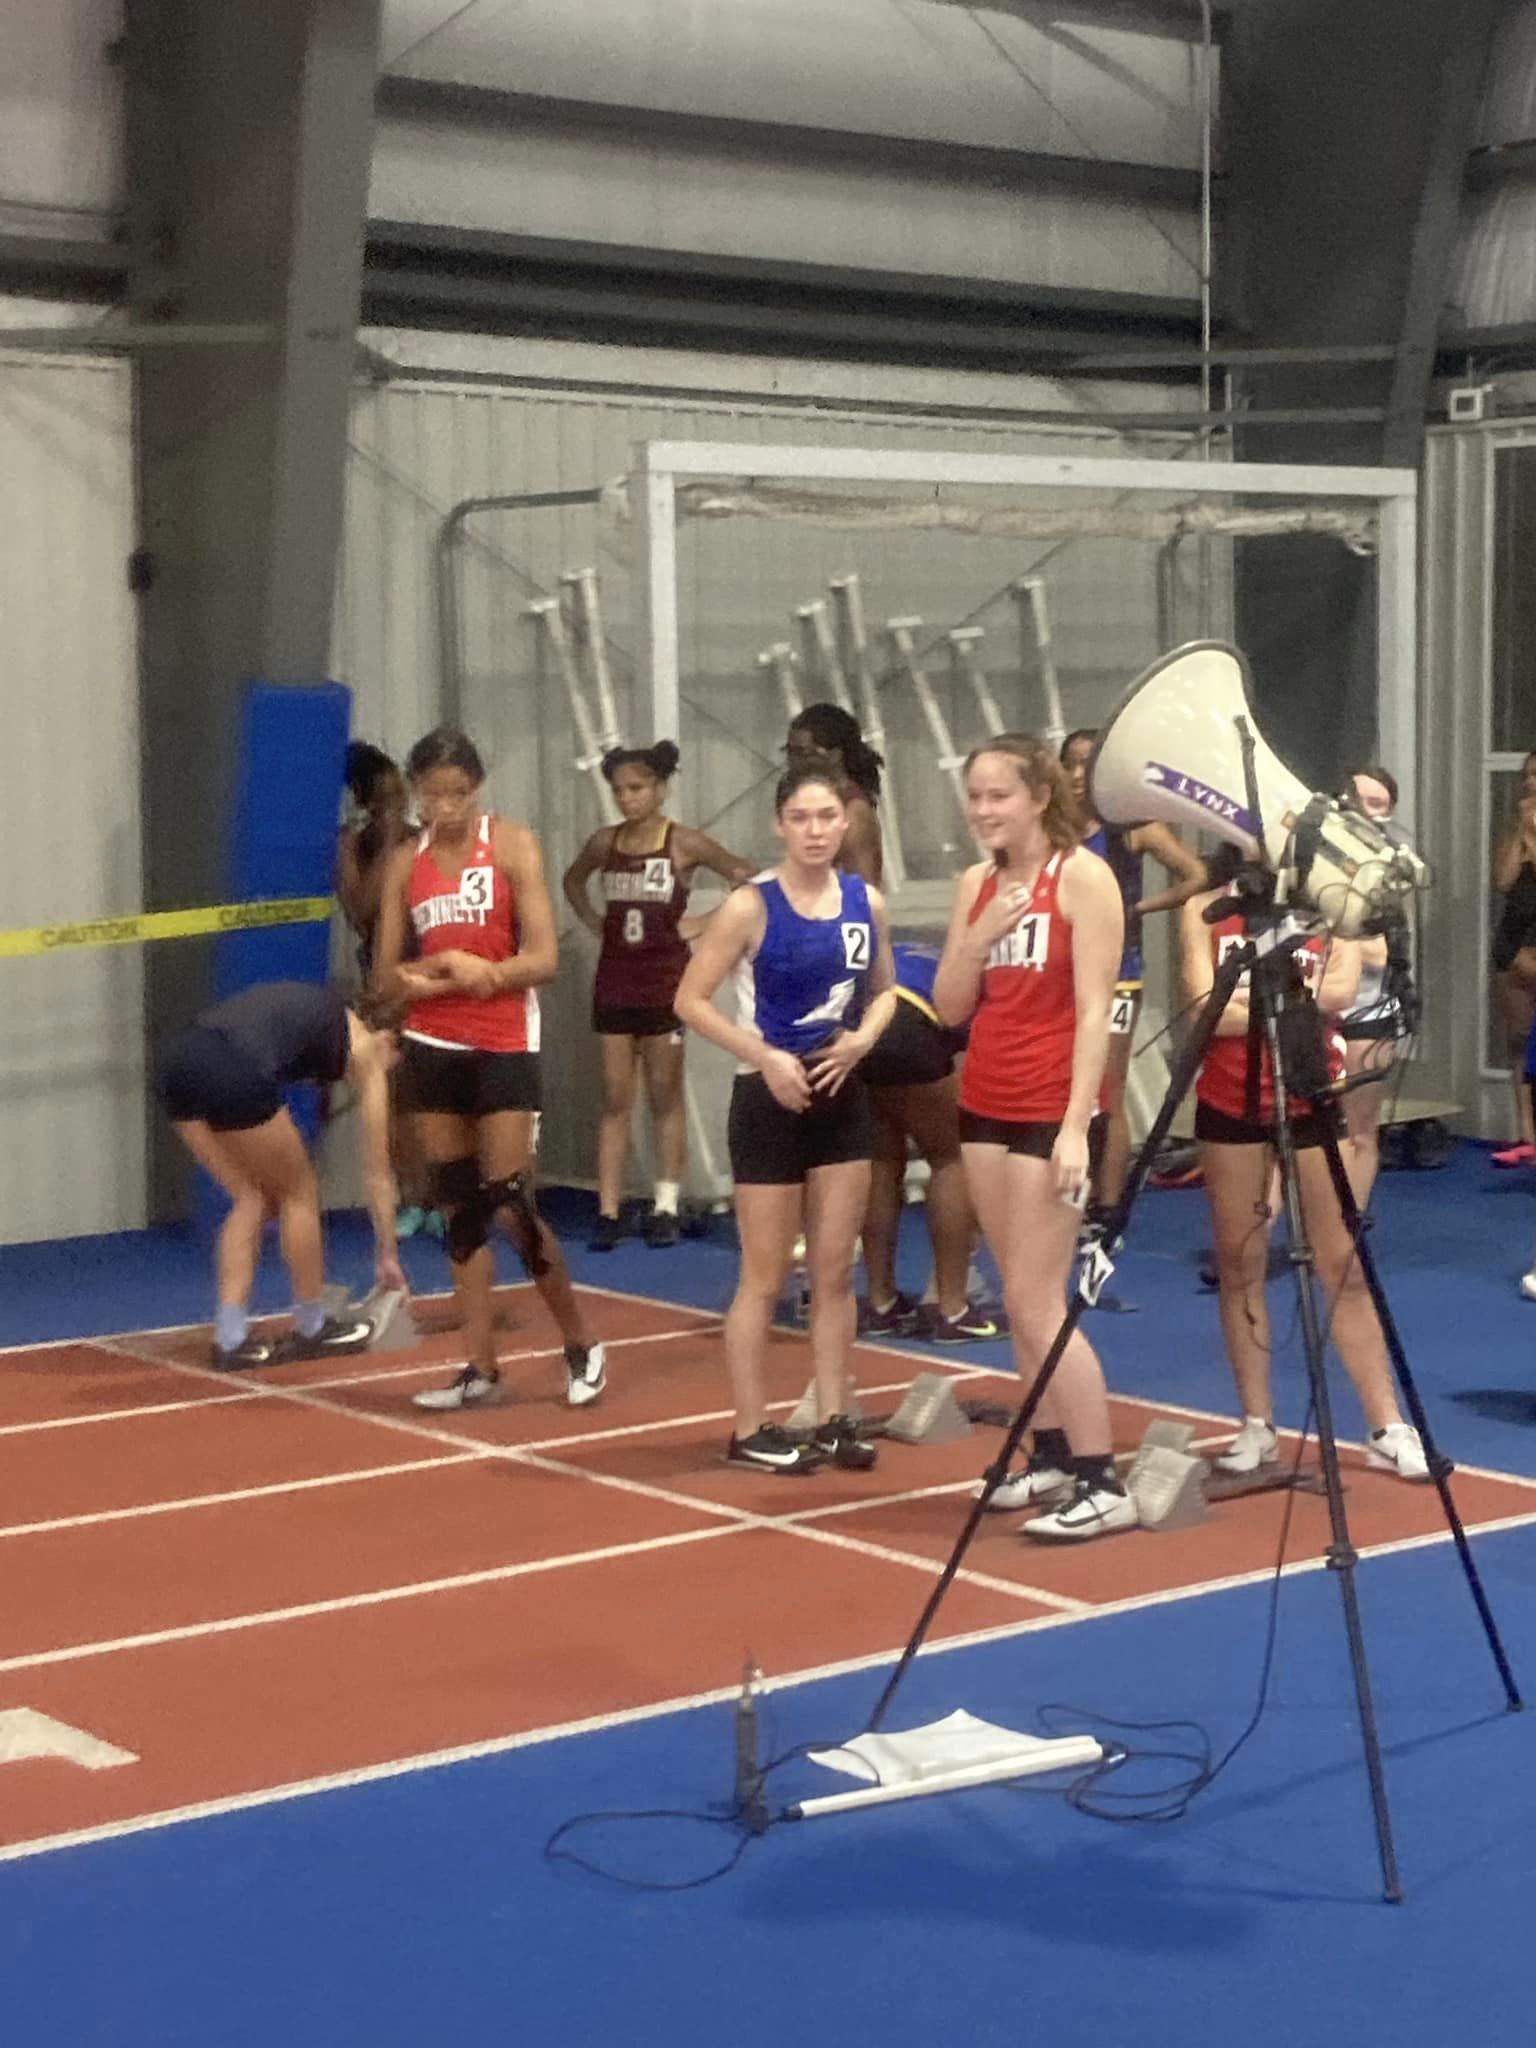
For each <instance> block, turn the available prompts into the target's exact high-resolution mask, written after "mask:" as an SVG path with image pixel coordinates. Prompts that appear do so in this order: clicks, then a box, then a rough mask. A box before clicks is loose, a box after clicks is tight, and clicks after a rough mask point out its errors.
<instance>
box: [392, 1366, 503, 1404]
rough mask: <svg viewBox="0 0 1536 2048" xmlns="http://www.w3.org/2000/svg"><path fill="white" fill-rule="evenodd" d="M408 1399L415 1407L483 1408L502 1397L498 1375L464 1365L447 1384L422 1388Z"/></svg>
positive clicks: (499, 1376)
mask: <svg viewBox="0 0 1536 2048" xmlns="http://www.w3.org/2000/svg"><path fill="white" fill-rule="evenodd" d="M411 1399H412V1401H413V1402H414V1403H415V1404H416V1406H417V1407H418V1408H434V1409H437V1408H483V1407H485V1406H487V1405H488V1404H489V1403H491V1402H494V1401H499V1400H500V1399H501V1374H500V1373H499V1372H493V1373H483V1372H480V1371H478V1370H477V1369H476V1368H475V1367H474V1366H472V1365H466V1366H465V1368H464V1370H463V1371H462V1372H459V1373H455V1374H454V1376H453V1378H452V1379H451V1380H450V1381H449V1382H448V1384H447V1386H446V1387H423V1388H422V1390H421V1392H420V1393H419V1394H412V1396H411Z"/></svg>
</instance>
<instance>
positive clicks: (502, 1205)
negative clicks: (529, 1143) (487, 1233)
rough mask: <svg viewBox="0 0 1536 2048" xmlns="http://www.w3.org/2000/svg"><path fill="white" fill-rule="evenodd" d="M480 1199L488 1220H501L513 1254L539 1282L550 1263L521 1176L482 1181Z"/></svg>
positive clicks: (537, 1213)
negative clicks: (515, 1254)
mask: <svg viewBox="0 0 1536 2048" xmlns="http://www.w3.org/2000/svg"><path fill="white" fill-rule="evenodd" d="M480 1200H481V1202H482V1203H483V1204H484V1209H485V1215H486V1218H487V1220H489V1218H490V1217H492V1216H499V1217H501V1219H502V1221H503V1223H504V1224H505V1226H506V1232H507V1235H508V1237H509V1238H510V1239H511V1240H512V1249H513V1251H515V1252H516V1253H517V1256H518V1257H519V1258H520V1259H521V1260H522V1262H523V1264H524V1266H525V1267H526V1268H527V1269H528V1272H529V1274H530V1276H531V1277H532V1278H533V1279H535V1280H541V1279H542V1278H543V1277H544V1275H545V1274H546V1273H547V1272H548V1271H549V1261H548V1259H546V1258H545V1256H544V1242H543V1238H542V1237H541V1235H540V1232H539V1212H538V1210H537V1209H536V1208H535V1206H534V1201H533V1196H532V1195H531V1194H530V1192H529V1190H528V1183H527V1182H526V1181H525V1180H524V1178H523V1176H522V1175H521V1174H520V1173H509V1174H508V1175H507V1177H506V1179H505V1180H486V1181H482V1182H481V1183H480Z"/></svg>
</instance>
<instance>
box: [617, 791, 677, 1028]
mask: <svg viewBox="0 0 1536 2048" xmlns="http://www.w3.org/2000/svg"><path fill="white" fill-rule="evenodd" d="M623 829H624V828H623V827H622V826H615V828H614V830H613V832H612V833H611V834H610V836H609V840H608V852H607V856H606V858H605V859H604V861H603V866H602V877H601V879H602V888H603V902H604V910H603V944H602V951H601V952H600V953H599V955H598V961H597V980H596V984H595V987H594V989H593V999H594V1001H595V1002H597V1003H599V1004H600V1005H602V1006H603V1007H605V1008H607V1007H612V1008H614V1009H635V1010H666V1009H670V1008H671V1006H672V998H673V997H674V996H675V995H676V994H677V985H678V983H679V982H680V981H681V980H682V978H683V970H684V968H686V967H687V965H688V957H689V956H688V944H687V941H686V940H685V939H682V938H680V937H679V935H678V929H677V926H678V920H679V919H680V918H681V917H682V915H683V913H684V911H685V910H686V909H687V908H688V889H687V885H686V884H685V883H684V881H683V878H682V876H681V875H680V874H679V873H678V871H677V863H676V860H675V859H674V857H673V852H672V835H673V832H674V830H675V829H676V828H675V827H674V826H672V825H670V824H669V825H668V827H667V829H666V833H665V835H664V836H663V838H662V842H661V845H660V846H659V847H658V848H657V849H656V851H655V852H654V853H621V852H620V850H619V833H620V832H621V831H622V830H623Z"/></svg>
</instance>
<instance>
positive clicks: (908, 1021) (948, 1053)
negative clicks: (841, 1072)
mask: <svg viewBox="0 0 1536 2048" xmlns="http://www.w3.org/2000/svg"><path fill="white" fill-rule="evenodd" d="M960 1048H961V1039H960V1038H959V1037H958V1036H957V1035H956V1034H955V1033H954V1032H953V1031H946V1030H945V1028H944V1026H943V1025H942V1024H937V1023H935V1022H934V1020H933V1018H932V1017H930V1016H927V1015H926V1014H925V1013H924V1012H923V1011H922V1010H920V1009H919V1008H918V1007H917V1005H916V1003H909V1002H904V1001H902V1000H901V998H900V994H899V992H898V998H897V1003H896V1014H895V1016H894V1017H892V1019H891V1021H890V1023H889V1024H887V1025H886V1027H885V1029H884V1030H883V1031H882V1032H881V1034H880V1036H879V1037H878V1038H877V1039H876V1040H875V1042H874V1045H873V1046H872V1047H871V1048H870V1050H869V1051H868V1052H867V1053H866V1054H865V1056H864V1058H863V1059H861V1060H860V1061H859V1072H860V1073H861V1074H862V1075H863V1077H864V1085H865V1086H866V1087H867V1088H923V1087H926V1086H927V1085H928V1084H929V1083H930V1082H933V1081H945V1080H948V1078H949V1076H950V1075H951V1074H952V1073H953V1072H954V1068H955V1055H956V1053H957V1052H959V1050H960Z"/></svg>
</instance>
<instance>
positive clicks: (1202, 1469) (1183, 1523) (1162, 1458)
mask: <svg viewBox="0 0 1536 2048" xmlns="http://www.w3.org/2000/svg"><path fill="white" fill-rule="evenodd" d="M1194 1441H1195V1432H1194V1427H1193V1425H1192V1424H1190V1423H1188V1422H1170V1421H1167V1420H1164V1419H1162V1418H1159V1419H1158V1420H1157V1421H1156V1422H1149V1423H1148V1424H1147V1430H1146V1434H1145V1435H1144V1436H1143V1438H1142V1440H1141V1444H1140V1447H1139V1448H1138V1450H1137V1452H1136V1455H1135V1457H1134V1458H1133V1459H1132V1460H1131V1469H1130V1470H1129V1472H1127V1473H1126V1475H1125V1490H1126V1492H1127V1493H1128V1494H1129V1495H1130V1496H1131V1499H1132V1500H1133V1501H1135V1503H1136V1514H1137V1518H1138V1520H1139V1522H1140V1524H1141V1527H1142V1528H1143V1529H1151V1530H1153V1531H1159V1530H1166V1529H1192V1528H1193V1527H1194V1526H1195V1525H1196V1523H1198V1522H1203V1521H1204V1520H1205V1519H1206V1517H1207V1515H1208V1514H1209V1512H1210V1510H1209V1507H1208V1506H1207V1503H1206V1482H1207V1480H1208V1478H1209V1476H1210V1467H1209V1466H1208V1465H1207V1464H1206V1462H1205V1460H1204V1458H1202V1457H1201V1456H1200V1455H1199V1453H1198V1452H1197V1451H1195V1450H1194V1449H1193V1448H1192V1447H1193V1444H1194Z"/></svg>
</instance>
